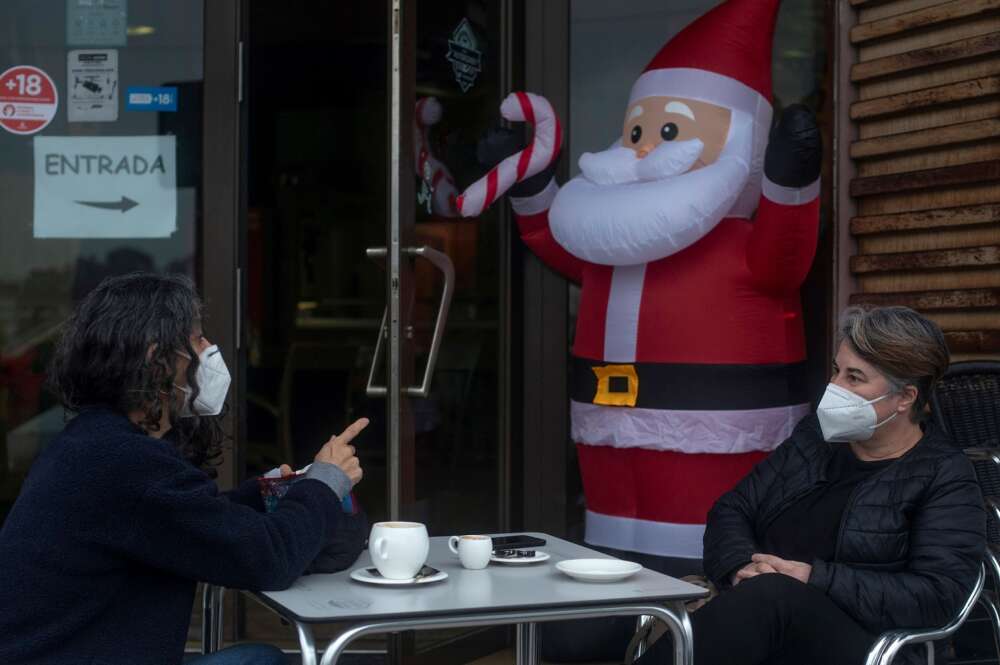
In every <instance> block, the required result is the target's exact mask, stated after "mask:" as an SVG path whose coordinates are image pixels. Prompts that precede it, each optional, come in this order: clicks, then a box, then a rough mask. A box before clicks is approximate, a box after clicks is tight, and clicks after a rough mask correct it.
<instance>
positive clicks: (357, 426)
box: [337, 418, 369, 443]
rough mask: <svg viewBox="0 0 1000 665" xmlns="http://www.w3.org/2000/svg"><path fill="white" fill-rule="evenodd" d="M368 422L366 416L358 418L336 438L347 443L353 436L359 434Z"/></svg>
mask: <svg viewBox="0 0 1000 665" xmlns="http://www.w3.org/2000/svg"><path fill="white" fill-rule="evenodd" d="M368 423H369V420H368V419H367V418H359V419H358V420H355V421H354V422H353V423H351V424H350V425H349V426H348V427H347V429H345V430H344V433H343V434H341V435H340V436H338V437H337V438H338V439H339V440H340V441H342V442H344V443H349V442H351V441H352V440H353V439H354V437H356V436H357V435H358V434H361V431H362V430H363V429H364V428H366V427H368Z"/></svg>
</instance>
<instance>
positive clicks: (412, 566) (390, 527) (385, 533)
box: [368, 522, 431, 580]
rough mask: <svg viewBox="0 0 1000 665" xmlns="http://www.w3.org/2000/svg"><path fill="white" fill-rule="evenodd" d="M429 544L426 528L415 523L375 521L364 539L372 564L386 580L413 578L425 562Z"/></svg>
mask: <svg viewBox="0 0 1000 665" xmlns="http://www.w3.org/2000/svg"><path fill="white" fill-rule="evenodd" d="M430 544H431V541H430V538H428V537H427V527H425V526H424V525H423V524H420V523H419V522H378V523H376V524H375V525H374V526H373V527H372V532H371V535H370V536H369V538H368V550H369V553H370V554H371V557H372V563H374V564H375V567H376V568H378V572H379V573H380V574H381V575H382V577H384V578H386V579H390V580H408V579H412V578H414V577H416V576H417V573H418V572H420V569H421V568H423V567H424V563H425V562H426V561H427V552H428V551H429V550H430Z"/></svg>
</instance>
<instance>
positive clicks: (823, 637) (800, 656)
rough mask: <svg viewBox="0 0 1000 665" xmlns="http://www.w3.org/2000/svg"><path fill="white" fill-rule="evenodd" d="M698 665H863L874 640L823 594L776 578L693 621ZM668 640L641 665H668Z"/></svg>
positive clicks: (725, 599)
mask: <svg viewBox="0 0 1000 665" xmlns="http://www.w3.org/2000/svg"><path fill="white" fill-rule="evenodd" d="M691 627H692V630H693V631H694V662H695V665H762V664H766V665H862V664H863V663H864V662H865V658H866V657H867V655H868V650H869V648H871V646H872V645H873V644H874V642H875V638H876V636H875V635H872V634H870V633H868V632H867V631H866V630H865V629H864V628H862V627H861V626H860V625H859V624H858V623H857V622H856V621H854V619H852V618H851V617H850V616H848V615H847V614H846V613H845V612H844V611H843V610H842V609H840V608H839V607H837V605H836V604H835V603H834V602H833V601H832V600H830V598H829V597H828V596H827V595H826V594H824V593H823V592H822V591H820V590H819V589H817V588H815V587H811V586H809V585H807V584H803V583H802V582H799V581H798V580H796V579H794V578H791V577H788V576H787V575H779V574H776V573H772V574H768V575H758V576H757V577H753V578H751V579H749V580H746V581H744V582H741V583H740V584H739V585H737V586H736V587H734V588H733V589H730V590H728V591H725V592H723V593H722V594H720V595H719V596H718V597H716V598H715V599H713V600H712V601H711V602H709V603H708V604H707V605H705V606H704V607H702V608H701V609H699V610H698V611H697V612H694V613H693V614H692V615H691ZM671 663H673V644H672V642H671V640H670V639H669V634H668V635H664V637H663V638H661V639H660V640H659V641H657V642H656V643H655V644H654V645H653V646H652V647H651V648H650V650H649V651H648V652H647V653H646V654H645V655H643V657H642V658H640V659H639V660H638V661H636V664H637V665H670V664H671Z"/></svg>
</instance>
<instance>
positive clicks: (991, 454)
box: [962, 447, 1000, 466]
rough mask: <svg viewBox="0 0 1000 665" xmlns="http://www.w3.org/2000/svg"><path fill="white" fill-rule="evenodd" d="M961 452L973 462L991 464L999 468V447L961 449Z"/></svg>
mask: <svg viewBox="0 0 1000 665" xmlns="http://www.w3.org/2000/svg"><path fill="white" fill-rule="evenodd" d="M962 452H963V453H965V456H966V457H968V458H969V459H970V460H972V461H973V462H993V463H994V464H996V465H997V466H1000V447H998V448H992V447H991V448H963V449H962Z"/></svg>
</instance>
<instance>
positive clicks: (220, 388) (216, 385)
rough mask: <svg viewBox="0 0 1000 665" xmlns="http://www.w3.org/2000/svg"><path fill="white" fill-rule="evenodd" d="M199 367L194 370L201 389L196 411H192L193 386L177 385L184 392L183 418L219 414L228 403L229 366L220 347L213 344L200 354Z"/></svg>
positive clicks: (195, 404)
mask: <svg viewBox="0 0 1000 665" xmlns="http://www.w3.org/2000/svg"><path fill="white" fill-rule="evenodd" d="M198 360H199V364H198V369H196V370H195V372H194V380H195V381H197V382H198V387H199V388H200V391H199V392H198V399H196V400H195V401H194V413H192V412H191V407H190V402H191V387H190V386H177V387H178V388H180V390H181V391H182V392H183V393H184V404H183V405H182V406H181V418H191V417H193V416H194V415H195V414H198V415H199V416H217V415H219V413H221V412H222V406H223V405H224V404H225V403H226V393H228V392H229V382H230V377H229V368H228V367H226V361H225V360H223V359H222V353H221V352H220V351H219V347H218V346H216V345H215V344H213V345H212V346H210V347H208V348H207V349H205V350H204V351H202V352H201V355H199V356H198Z"/></svg>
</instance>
